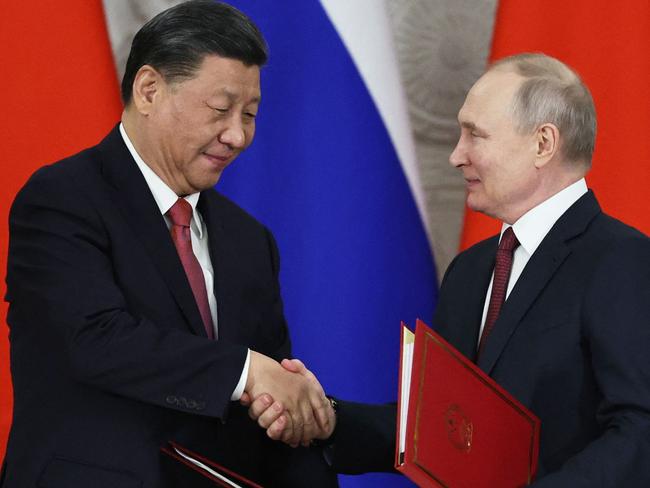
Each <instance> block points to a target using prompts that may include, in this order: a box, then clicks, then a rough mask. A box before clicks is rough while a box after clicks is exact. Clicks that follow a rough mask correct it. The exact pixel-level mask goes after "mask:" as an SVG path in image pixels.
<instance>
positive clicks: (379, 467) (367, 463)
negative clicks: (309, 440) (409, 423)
mask: <svg viewBox="0 0 650 488" xmlns="http://www.w3.org/2000/svg"><path fill="white" fill-rule="evenodd" d="M336 417H337V420H336V430H335V432H334V436H333V438H332V441H331V443H330V445H329V446H327V447H325V455H326V456H327V458H328V460H329V461H330V462H331V465H332V469H333V470H335V471H336V472H337V473H344V474H360V473H367V472H372V471H388V472H391V471H394V464H395V439H396V438H395V436H396V422H397V420H396V419H397V406H396V405H395V404H394V403H391V404H385V405H371V404H366V403H355V402H346V401H339V402H338V409H337V414H336Z"/></svg>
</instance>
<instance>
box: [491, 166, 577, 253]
mask: <svg viewBox="0 0 650 488" xmlns="http://www.w3.org/2000/svg"><path fill="white" fill-rule="evenodd" d="M587 191H588V189H587V182H586V181H585V179H584V178H581V179H580V180H578V181H576V182H575V183H573V184H571V185H569V186H567V187H566V188H565V189H563V190H561V191H559V192H558V193H556V194H555V195H553V196H552V197H551V198H549V199H548V200H546V201H544V202H542V203H540V204H539V205H537V206H536V207H534V208H532V209H530V210H529V211H528V212H526V213H525V214H524V215H522V216H521V217H520V218H519V220H517V221H516V222H515V223H514V224H513V225H512V228H513V230H514V232H515V235H516V236H517V239H518V240H519V243H520V245H521V247H523V248H524V249H525V250H526V252H527V253H528V255H529V256H532V254H533V253H534V252H535V250H536V249H537V247H538V246H539V245H540V243H541V242H542V240H543V239H544V237H546V234H548V232H549V231H550V230H551V227H553V225H555V222H557V221H558V220H559V218H560V217H561V216H562V215H563V214H564V212H566V211H567V210H568V209H569V207H570V206H571V205H573V204H574V203H575V202H576V201H577V200H578V199H579V198H580V197H581V196H582V195H584V194H585V193H587ZM508 227H510V225H508V224H505V223H504V224H503V226H502V228H501V235H503V232H505V230H506V229H507V228H508Z"/></svg>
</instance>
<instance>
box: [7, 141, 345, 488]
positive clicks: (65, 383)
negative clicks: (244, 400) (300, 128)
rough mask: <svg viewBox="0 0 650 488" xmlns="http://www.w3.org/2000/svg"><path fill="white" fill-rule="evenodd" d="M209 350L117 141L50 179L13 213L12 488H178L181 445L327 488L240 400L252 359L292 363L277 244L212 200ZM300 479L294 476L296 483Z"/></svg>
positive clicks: (159, 225)
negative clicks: (213, 310) (171, 460)
mask: <svg viewBox="0 0 650 488" xmlns="http://www.w3.org/2000/svg"><path fill="white" fill-rule="evenodd" d="M198 208H199V211H200V212H201V214H202V216H203V218H204V220H205V223H206V227H207V229H208V237H209V246H210V256H211V260H212V264H213V267H214V271H215V287H214V293H215V295H216V298H217V307H218V327H219V340H218V341H212V340H208V339H207V337H206V336H205V330H204V328H203V325H202V322H201V317H200V314H199V311H198V308H197V306H196V303H195V301H194V298H193V295H192V291H191V288H190V286H189V284H188V281H187V278H186V276H185V274H184V271H183V268H182V265H181V263H180V260H179V258H178V255H177V253H176V249H175V247H174V245H173V242H172V240H171V238H170V234H169V231H168V229H167V227H166V225H165V222H164V219H163V217H162V216H161V214H160V211H159V210H158V207H157V205H156V203H155V201H154V199H153V196H152V194H151V192H150V191H149V189H148V187H147V184H146V182H145V180H144V178H143V176H142V174H141V173H140V171H139V169H138V168H137V166H136V164H135V162H134V161H133V158H132V157H131V155H130V153H129V152H128V150H127V148H126V146H125V145H124V142H123V141H122V139H121V136H120V134H119V131H118V130H117V128H115V129H114V130H113V131H112V132H111V133H110V134H109V135H108V136H107V137H106V139H104V141H102V142H101V143H100V144H99V145H98V146H96V147H93V148H90V149H88V150H85V151H83V152H81V153H79V154H77V155H75V156H73V157H71V158H68V159H66V160H63V161H60V162H58V163H56V164H54V165H52V166H49V167H45V168H43V169H41V170H39V171H38V172H37V173H35V174H34V176H32V178H31V179H30V180H29V181H28V183H27V184H26V185H25V187H24V188H23V189H22V190H21V191H20V193H19V194H18V196H17V197H16V200H15V202H14V204H13V207H12V209H11V214H10V245H9V259H8V273H7V297H6V298H7V301H8V302H9V304H10V306H9V313H8V323H9V327H10V344H11V369H12V378H13V383H14V418H13V423H12V428H11V433H10V437H9V442H8V447H7V454H6V473H5V481H4V486H6V487H26V486H37V485H38V486H42V487H49V486H52V487H54V486H66V487H76V486H79V487H88V486H93V487H97V488H99V487H107V488H108V487H111V488H115V487H132V486H133V487H136V486H137V487H171V486H187V485H188V482H187V480H184V479H183V476H182V475H180V476H179V474H178V473H176V472H173V471H172V470H168V467H166V464H165V462H164V461H163V458H162V457H161V455H160V453H159V447H160V446H161V445H163V444H165V443H166V442H167V441H168V440H175V441H177V442H179V443H181V444H185V445H186V446H187V447H188V448H190V449H192V450H194V451H197V452H200V453H201V454H204V455H205V456H206V457H209V458H212V459H214V460H216V461H217V462H219V463H221V464H223V465H225V466H227V467H230V468H232V469H234V470H235V471H239V472H241V473H242V474H243V475H245V476H248V477H250V478H252V479H254V480H256V481H258V482H260V483H262V484H264V485H268V486H305V485H304V483H307V484H309V485H310V486H312V485H313V486H321V485H322V486H332V485H335V484H336V481H335V478H333V476H332V475H331V474H329V473H327V472H326V467H325V465H324V463H323V462H322V459H321V456H320V455H319V453H318V452H312V451H309V450H306V449H299V450H290V449H289V448H285V447H283V446H281V445H279V444H278V445H275V444H272V443H271V442H270V441H269V440H268V439H267V438H266V436H265V433H264V431H263V430H262V429H260V428H259V427H258V426H257V425H256V424H255V423H254V422H252V421H251V420H250V419H249V418H248V416H247V413H246V411H245V410H244V409H243V408H242V407H240V406H239V405H238V404H237V403H236V402H231V401H230V396H231V394H232V392H233V390H234V388H235V385H236V384H237V382H238V380H239V377H240V374H241V371H242V367H243V364H244V361H245V357H246V348H247V347H248V348H251V349H253V350H256V351H259V352H261V353H264V354H266V355H268V356H271V357H273V358H276V359H281V358H284V357H289V356H290V354H291V348H290V341H289V334H288V331H287V326H286V323H285V319H284V315H283V309H282V300H281V297H280V289H279V284H278V267H279V262H278V253H277V249H276V245H275V242H274V240H273V237H272V236H271V234H270V232H269V231H268V230H267V229H266V228H265V227H263V226H262V225H261V224H259V223H258V222H257V221H256V220H254V219H253V218H252V217H251V216H249V215H248V214H246V213H245V212H244V211H243V210H241V209H240V208H239V207H237V206H236V205H235V204H233V203H232V202H230V201H229V200H227V199H226V198H224V197H223V196H221V195H219V194H218V193H217V192H216V191H214V190H208V191H204V192H202V193H201V196H200V199H199V205H198ZM290 468H291V469H290Z"/></svg>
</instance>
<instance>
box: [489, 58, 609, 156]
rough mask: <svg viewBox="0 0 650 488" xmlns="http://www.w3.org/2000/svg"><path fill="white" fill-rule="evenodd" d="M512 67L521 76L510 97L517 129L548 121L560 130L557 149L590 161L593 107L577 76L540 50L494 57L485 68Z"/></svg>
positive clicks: (531, 128) (525, 129) (521, 129)
mask: <svg viewBox="0 0 650 488" xmlns="http://www.w3.org/2000/svg"><path fill="white" fill-rule="evenodd" d="M489 69H490V70H493V69H503V70H512V71H514V72H515V73H517V74H518V75H520V76H522V77H524V78H525V80H524V82H523V83H522V84H521V86H520V87H519V89H518V90H517V92H516V93H515V95H514V98H513V106H512V110H513V115H514V118H515V123H516V127H517V130H519V131H520V132H526V133H529V132H532V131H534V130H535V129H537V127H539V126H540V125H541V124H544V123H551V124H553V125H555V126H556V127H557V128H558V129H559V131H560V141H561V142H560V151H561V152H562V154H563V155H564V157H565V158H566V159H567V160H569V161H573V162H580V163H583V164H585V165H587V166H590V165H591V157H592V155H593V152H594V143H595V139H596V109H595V107H594V101H593V99H592V98H591V93H590V92H589V89H588V88H587V86H586V85H585V84H584V83H583V82H582V80H581V79H580V76H578V74H577V73H576V72H575V71H573V70H572V69H571V68H569V67H568V66H567V65H566V64H564V63H563V62H561V61H559V60H557V59H555V58H552V57H551V56H547V55H546V54H541V53H523V54H517V55H514V56H509V57H506V58H503V59H500V60H498V61H497V62H496V63H494V64H493V65H492V66H490V68H489Z"/></svg>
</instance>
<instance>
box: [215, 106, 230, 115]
mask: <svg viewBox="0 0 650 488" xmlns="http://www.w3.org/2000/svg"><path fill="white" fill-rule="evenodd" d="M215 110H216V111H217V112H219V113H220V114H225V113H228V109H227V108H219V107H215Z"/></svg>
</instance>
